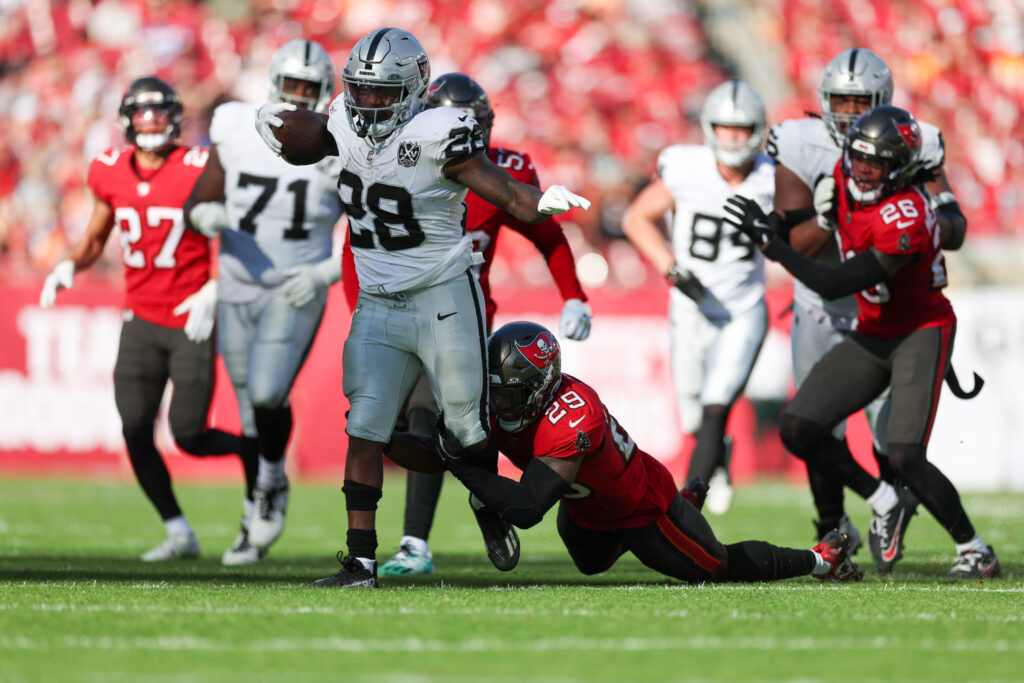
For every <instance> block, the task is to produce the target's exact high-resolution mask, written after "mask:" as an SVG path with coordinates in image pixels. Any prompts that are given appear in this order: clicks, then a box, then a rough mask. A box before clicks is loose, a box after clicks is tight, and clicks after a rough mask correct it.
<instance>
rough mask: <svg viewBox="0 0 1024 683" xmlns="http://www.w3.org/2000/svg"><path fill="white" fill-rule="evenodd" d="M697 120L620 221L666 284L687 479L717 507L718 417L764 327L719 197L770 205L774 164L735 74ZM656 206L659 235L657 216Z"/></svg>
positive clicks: (752, 252)
mask: <svg viewBox="0 0 1024 683" xmlns="http://www.w3.org/2000/svg"><path fill="white" fill-rule="evenodd" d="M700 120H701V125H702V127H703V128H704V140H705V143H706V144H704V145H673V146H671V147H668V148H667V149H665V150H664V151H662V153H661V155H660V156H659V157H658V177H657V178H656V179H655V180H654V181H652V182H651V184H650V185H648V186H647V187H646V188H644V190H643V191H642V192H641V193H640V194H639V195H638V196H637V198H636V199H634V200H633V203H632V204H630V206H629V208H628V209H627V210H626V213H625V216H624V217H623V220H622V230H623V232H624V233H625V234H626V237H628V238H629V240H630V241H631V242H632V243H633V244H634V246H636V248H637V249H638V250H639V251H640V253H641V254H643V255H644V257H645V258H646V259H647V260H648V261H650V262H651V264H652V265H653V266H654V267H655V268H656V269H657V270H658V272H660V273H663V274H664V275H665V277H666V279H667V280H668V282H669V283H670V284H671V285H673V286H674V289H673V290H672V292H671V308H670V320H671V329H672V336H671V350H672V378H673V381H674V384H675V388H676V403H677V407H678V410H679V420H680V424H682V426H683V429H684V430H685V431H686V432H687V433H689V434H693V435H694V436H695V437H696V438H697V444H696V446H695V447H694V450H693V455H692V457H691V458H690V469H689V474H688V475H687V479H691V478H693V477H700V479H701V480H702V481H706V482H708V484H709V486H710V490H709V491H708V498H707V508H708V510H709V511H710V512H712V513H715V514H719V515H720V514H723V513H725V512H726V511H727V510H728V509H729V505H730V503H731V501H732V485H731V483H730V479H729V460H730V450H731V445H732V439H731V438H730V437H729V436H727V435H726V433H725V425H726V422H727V421H728V419H729V412H730V410H731V409H732V405H733V403H734V402H735V401H736V399H737V398H738V397H739V395H740V392H742V391H743V387H744V386H745V385H746V383H747V379H748V378H749V377H750V372H751V370H753V368H754V362H755V361H756V360H757V354H758V352H759V351H760V350H761V344H762V342H764V338H765V335H766V334H767V331H768V309H767V307H766V305H765V300H764V258H763V257H762V256H761V254H760V253H759V252H758V249H757V247H756V245H754V244H753V243H752V242H750V240H748V239H747V237H746V236H745V235H744V234H743V233H741V232H739V231H737V230H735V229H733V228H731V227H730V226H729V225H728V224H723V223H722V217H723V213H722V204H723V203H724V202H725V199H726V198H727V197H729V196H730V195H732V194H734V193H740V194H743V195H745V196H748V197H751V198H752V199H754V200H755V201H757V202H758V204H760V205H761V206H762V207H764V208H765V209H770V208H771V206H772V192H773V184H774V177H775V166H774V165H773V164H772V162H771V159H769V158H768V157H766V156H765V155H764V154H761V153H760V149H761V144H762V143H763V142H764V136H765V117H764V105H763V104H762V102H761V97H760V96H759V95H758V94H757V93H756V92H755V91H754V89H753V88H751V87H750V86H749V85H747V84H746V83H744V82H743V81H736V80H733V81H726V82H725V83H722V84H721V85H719V86H718V87H716V88H715V89H714V90H712V91H711V93H710V94H709V95H708V97H707V100H706V101H705V102H704V109H703V111H702V113H701V117H700ZM666 214H670V215H671V216H673V218H672V225H671V229H670V231H669V234H670V237H669V238H668V239H666V237H665V235H664V234H663V232H662V230H661V228H660V225H659V223H660V221H661V219H662V217H663V216H665V215H666Z"/></svg>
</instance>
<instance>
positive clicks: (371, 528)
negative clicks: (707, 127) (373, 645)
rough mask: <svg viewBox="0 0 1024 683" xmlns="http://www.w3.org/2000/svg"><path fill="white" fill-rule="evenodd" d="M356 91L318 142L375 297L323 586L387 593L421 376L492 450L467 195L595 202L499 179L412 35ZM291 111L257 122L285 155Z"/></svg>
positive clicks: (359, 67) (529, 216) (357, 317)
mask: <svg viewBox="0 0 1024 683" xmlns="http://www.w3.org/2000/svg"><path fill="white" fill-rule="evenodd" d="M342 80H343V82H344V93H343V94H342V95H340V96H338V97H337V98H336V99H335V100H334V102H333V103H332V104H331V108H330V115H329V117H327V118H326V119H323V120H321V122H320V125H319V130H318V131H316V132H314V133H313V136H314V137H315V138H316V139H317V142H316V144H315V147H316V148H317V151H318V153H319V154H320V155H322V156H337V157H338V158H339V159H340V164H341V169H342V170H341V173H340V176H339V177H338V189H339V193H340V194H341V198H342V202H343V204H344V206H345V210H346V212H347V213H348V219H349V231H350V235H349V238H350V242H351V244H352V248H353V252H354V256H355V267H356V271H357V273H358V276H359V283H360V288H361V291H360V294H359V302H358V305H357V306H356V309H355V312H354V313H353V316H352V327H351V330H350V332H349V336H348V339H347V340H346V342H345V351H344V360H343V366H344V391H345V396H346V397H347V398H348V400H349V403H350V405H351V410H350V412H349V416H348V424H347V426H346V429H345V431H346V433H347V434H348V437H349V442H348V452H347V455H346V460H345V483H344V486H343V488H342V491H343V493H344V495H345V504H346V509H347V511H348V533H347V537H346V541H347V546H348V555H347V556H344V555H343V554H342V553H339V560H340V561H341V569H340V570H339V571H337V572H335V573H334V574H332V575H331V576H329V577H326V578H324V579H321V580H319V581H316V582H314V584H313V585H314V586H319V587H328V586H337V587H362V588H369V587H375V586H377V561H376V550H377V533H376V520H375V517H376V509H377V502H378V500H379V499H380V496H381V485H382V483H383V457H382V454H383V450H384V446H385V444H387V442H388V441H389V439H390V438H391V433H392V431H393V429H394V425H395V421H396V419H397V417H398V413H399V411H400V410H401V408H402V404H403V402H404V397H405V396H407V395H408V394H409V391H410V390H411V389H412V387H413V384H414V383H415V382H416V379H417V377H418V376H419V373H420V370H421V369H422V370H423V371H424V372H425V373H426V376H427V380H428V381H429V383H430V388H431V391H432V392H433V394H434V397H435V399H436V400H437V404H438V406H439V407H440V408H441V410H443V411H444V413H445V415H447V419H448V426H449V428H450V429H451V431H452V432H453V434H454V435H455V438H456V439H457V440H458V441H459V443H460V444H461V445H462V446H463V447H464V448H465V449H466V450H467V451H469V452H473V453H476V452H480V451H482V450H484V448H485V447H486V444H487V438H488V431H489V427H488V419H487V397H486V393H485V392H486V381H485V374H484V373H485V370H486V368H485V361H484V353H485V344H486V318H485V310H484V300H483V294H482V292H481V291H480V284H479V282H478V281H477V279H476V278H475V277H474V275H473V273H472V268H473V266H475V265H479V264H480V262H481V257H480V255H479V253H477V252H475V251H474V250H473V240H472V238H471V237H470V236H469V235H467V234H466V231H465V227H464V226H465V220H466V206H465V203H464V201H463V200H464V199H465V196H466V192H467V190H472V191H474V192H475V193H476V194H478V195H479V196H480V197H481V198H483V199H484V200H486V201H488V202H490V203H491V204H494V205H495V206H497V207H499V208H501V209H504V210H505V211H508V212H509V213H510V214H512V215H513V216H515V217H516V218H518V219H519V220H522V221H525V222H527V223H539V222H540V221H543V220H545V219H546V218H547V217H548V216H550V215H553V214H559V213H564V212H565V211H568V210H569V209H571V208H572V207H574V206H581V207H583V208H589V206H590V202H589V201H587V200H586V199H584V198H582V197H579V196H577V195H575V194H573V193H571V192H569V191H568V190H566V189H565V188H564V187H561V186H558V185H555V186H552V187H550V188H548V190H547V191H546V192H541V191H540V190H539V189H538V188H536V187H534V186H533V185H527V184H525V183H521V182H518V181H517V180H515V179H513V178H512V176H510V175H509V174H508V173H506V172H505V171H504V170H502V169H500V168H498V167H497V166H495V165H494V164H493V163H492V162H491V161H490V160H489V159H488V158H487V155H486V145H485V144H484V140H483V131H482V130H481V128H480V124H479V123H478V122H477V121H476V119H475V118H474V117H473V116H472V115H471V114H469V113H466V112H463V111H459V110H457V109H450V108H448V107H438V108H435V109H426V110H424V108H423V105H424V102H425V101H426V98H427V86H428V84H429V83H430V61H429V59H428V58H427V54H426V52H425V51H424V50H423V48H422V46H421V45H420V43H419V41H418V40H416V38H415V37H414V36H413V35H412V34H411V33H408V32H407V31H403V30H401V29H396V28H381V29H377V30H375V31H372V32H371V33H369V34H368V35H366V36H364V37H363V38H361V39H360V40H359V41H358V42H357V43H356V45H355V47H353V48H352V51H351V53H350V55H349V59H348V62H347V64H346V65H345V69H344V72H343V75H342ZM282 107H283V105H280V104H278V105H264V106H263V107H262V108H261V109H260V112H259V114H258V116H257V129H258V130H259V131H260V134H261V136H262V137H263V139H264V141H265V142H266V143H267V145H268V146H269V147H270V148H271V149H273V150H275V151H276V152H278V153H281V152H282V144H281V142H280V141H279V140H278V139H277V137H276V136H275V135H274V130H275V129H276V128H279V127H281V126H282V125H284V122H283V121H282V119H281V118H280V117H279V116H277V114H278V113H280V112H281V111H283V108H282Z"/></svg>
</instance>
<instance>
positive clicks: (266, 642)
mask: <svg viewBox="0 0 1024 683" xmlns="http://www.w3.org/2000/svg"><path fill="white" fill-rule="evenodd" d="M54 649H58V650H59V649H83V650H92V651H96V650H103V651H138V650H154V651H169V650H173V651H196V652H231V651H244V652H321V651H336V652H386V653H394V652H460V653H465V652H530V651H533V652H540V651H554V652H573V651H577V652H578V651H585V652H612V651H627V652H656V651H670V650H693V651H706V650H749V651H761V652H806V651H812V650H813V651H826V650H834V651H843V652H847V653H849V652H851V651H864V652H872V651H892V650H901V651H904V652H967V653H1000V652H1013V653H1017V652H1024V643H1022V642H1020V641H1019V640H1008V639H1001V640H991V639H972V640H965V639H959V638H949V639H938V638H924V639H901V638H891V637H882V636H879V637H874V638H848V637H843V638H807V637H804V638H799V637H798V638H773V637H757V638H750V637H739V638H732V637H713V636H699V637H693V638H578V637H576V638H538V639H533V640H498V639H494V638H469V639H462V640H436V639H424V638H391V639H382V638H366V639H359V638H270V639H262V640H227V639H217V638H202V637H195V636H164V637H158V638H145V637H135V638H124V637H111V636H89V635H71V634H68V635H55V636H54V637H53V638H32V637H27V636H0V650H54Z"/></svg>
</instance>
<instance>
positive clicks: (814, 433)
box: [779, 413, 829, 460]
mask: <svg viewBox="0 0 1024 683" xmlns="http://www.w3.org/2000/svg"><path fill="white" fill-rule="evenodd" d="M828 435H829V430H828V429H826V428H825V427H823V426H822V425H819V424H815V423H814V422H811V421H810V420H805V419H804V418H802V417H796V416H795V415H790V414H789V413H784V414H783V415H782V420H781V421H780V422H779V437H780V438H781V439H782V443H783V445H785V447H786V449H787V450H788V451H789V452H790V453H792V454H793V455H795V456H796V457H798V458H800V459H801V460H806V459H807V456H808V454H809V453H810V452H811V451H813V450H814V448H815V446H817V445H819V444H820V443H821V442H822V441H823V440H825V439H826V438H828Z"/></svg>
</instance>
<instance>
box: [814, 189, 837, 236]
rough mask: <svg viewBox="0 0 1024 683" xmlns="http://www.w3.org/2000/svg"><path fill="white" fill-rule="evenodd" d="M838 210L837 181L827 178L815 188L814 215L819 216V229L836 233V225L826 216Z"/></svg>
mask: <svg viewBox="0 0 1024 683" xmlns="http://www.w3.org/2000/svg"><path fill="white" fill-rule="evenodd" d="M835 208H836V179H835V178H834V177H832V176H830V175H827V176H825V177H824V178H822V179H821V180H819V181H818V184H817V185H815V186H814V213H816V214H818V227H819V228H821V229H822V230H824V231H825V232H835V231H836V224H835V222H834V221H833V220H832V219H831V218H829V217H828V216H827V215H826V214H829V213H832V212H833V211H835Z"/></svg>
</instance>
